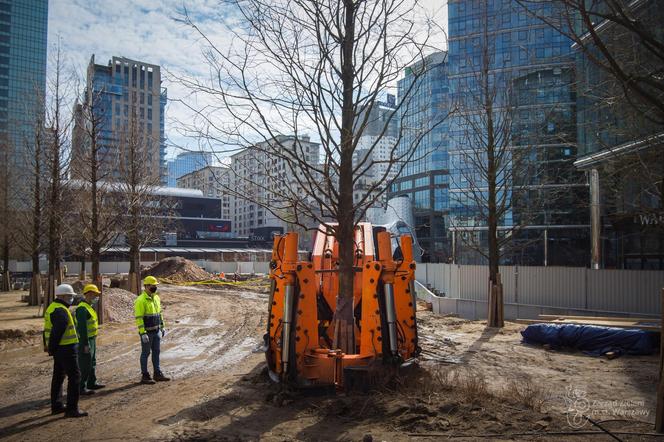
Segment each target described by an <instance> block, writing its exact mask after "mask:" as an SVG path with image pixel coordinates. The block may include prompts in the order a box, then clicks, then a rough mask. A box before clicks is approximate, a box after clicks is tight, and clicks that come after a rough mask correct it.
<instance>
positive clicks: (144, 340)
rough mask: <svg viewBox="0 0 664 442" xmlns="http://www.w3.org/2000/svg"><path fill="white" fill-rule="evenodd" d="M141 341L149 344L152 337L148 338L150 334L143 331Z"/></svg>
mask: <svg viewBox="0 0 664 442" xmlns="http://www.w3.org/2000/svg"><path fill="white" fill-rule="evenodd" d="M141 342H142V343H143V344H147V343H148V342H150V338H148V335H147V334H146V333H143V334H142V335H141Z"/></svg>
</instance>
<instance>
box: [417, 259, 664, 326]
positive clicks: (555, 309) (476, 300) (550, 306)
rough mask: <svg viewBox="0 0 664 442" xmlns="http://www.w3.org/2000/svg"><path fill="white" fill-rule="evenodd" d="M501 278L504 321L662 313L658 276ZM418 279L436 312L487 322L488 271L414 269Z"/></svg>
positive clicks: (553, 273) (583, 271) (521, 272)
mask: <svg viewBox="0 0 664 442" xmlns="http://www.w3.org/2000/svg"><path fill="white" fill-rule="evenodd" d="M500 276H501V280H502V282H503V291H504V301H505V318H506V319H516V318H523V319H528V318H531V319H533V318H537V316H538V315H539V314H554V315H555V314H560V315H588V314H595V315H605V316H610V315H628V316H647V317H650V316H656V315H659V314H660V313H661V312H660V309H661V307H660V306H661V303H660V300H661V296H662V288H664V272H662V271H649V270H591V269H587V268H578V267H524V266H504V267H500ZM416 278H417V280H418V281H419V282H420V283H422V284H423V285H425V286H427V287H428V288H430V289H432V290H434V291H436V292H438V293H437V294H438V296H432V294H427V293H425V292H422V297H423V298H425V299H426V300H427V301H428V302H431V303H432V304H433V309H434V311H436V312H439V313H453V314H458V315H459V316H461V317H463V318H468V319H485V318H486V312H487V308H486V300H487V293H488V279H489V268H488V267H487V266H474V265H456V264H428V263H427V264H418V266H417V270H416ZM418 295H420V292H419V291H418Z"/></svg>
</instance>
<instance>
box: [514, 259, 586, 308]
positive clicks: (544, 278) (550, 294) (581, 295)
mask: <svg viewBox="0 0 664 442" xmlns="http://www.w3.org/2000/svg"><path fill="white" fill-rule="evenodd" d="M516 283H517V284H518V289H517V290H518V292H517V295H518V300H517V302H519V303H521V304H533V305H548V306H552V307H565V308H585V302H586V300H585V290H586V269H585V268H577V267H524V266H519V268H518V280H517V282H516Z"/></svg>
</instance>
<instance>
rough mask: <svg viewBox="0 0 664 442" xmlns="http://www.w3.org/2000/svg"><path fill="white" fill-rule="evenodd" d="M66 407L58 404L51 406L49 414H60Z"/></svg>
mask: <svg viewBox="0 0 664 442" xmlns="http://www.w3.org/2000/svg"><path fill="white" fill-rule="evenodd" d="M65 410H66V408H65V407H64V406H63V405H58V406H55V407H53V408H51V414H60V413H64V412H65Z"/></svg>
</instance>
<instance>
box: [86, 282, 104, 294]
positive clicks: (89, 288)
mask: <svg viewBox="0 0 664 442" xmlns="http://www.w3.org/2000/svg"><path fill="white" fill-rule="evenodd" d="M88 292H92V293H97V294H99V293H101V292H100V291H99V289H98V288H97V286H96V285H94V284H88V285H86V286H85V287H83V293H84V294H85V293H88Z"/></svg>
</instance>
